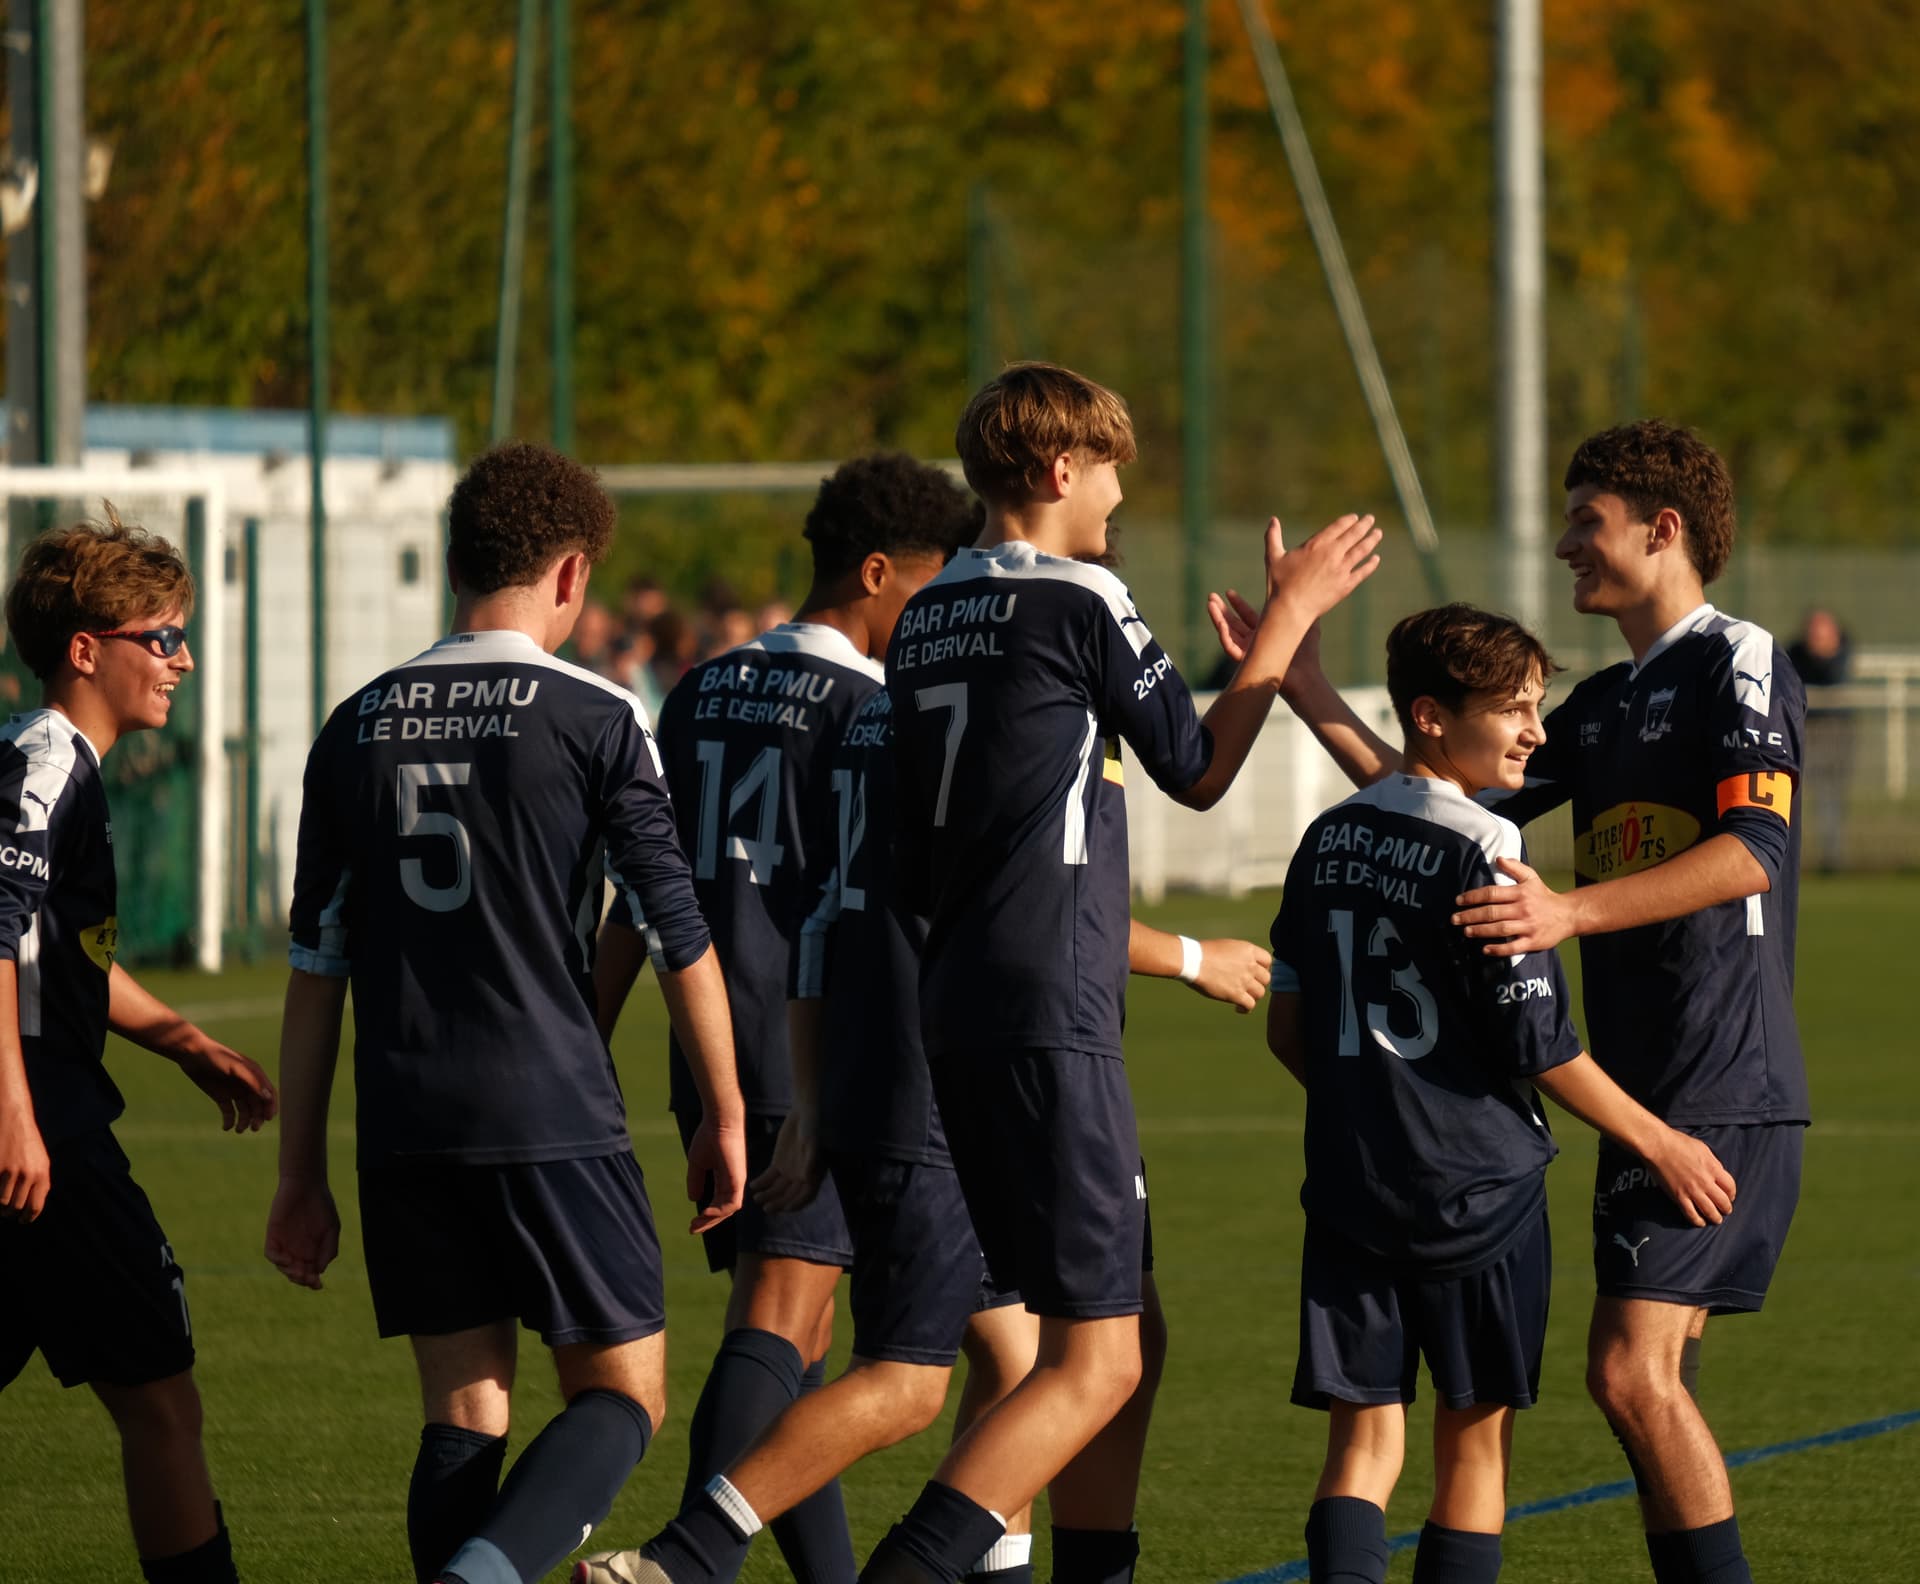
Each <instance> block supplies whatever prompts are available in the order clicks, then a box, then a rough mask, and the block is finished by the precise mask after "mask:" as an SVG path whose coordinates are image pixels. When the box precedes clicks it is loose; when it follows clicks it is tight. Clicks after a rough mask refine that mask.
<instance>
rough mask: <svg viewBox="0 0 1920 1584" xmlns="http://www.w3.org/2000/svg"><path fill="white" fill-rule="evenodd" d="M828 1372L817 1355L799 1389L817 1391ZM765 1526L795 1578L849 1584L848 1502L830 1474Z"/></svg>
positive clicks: (799, 1583) (798, 1582) (810, 1583)
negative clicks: (801, 1499) (815, 1488)
mask: <svg viewBox="0 0 1920 1584" xmlns="http://www.w3.org/2000/svg"><path fill="white" fill-rule="evenodd" d="M826 1378H827V1361H826V1360H825V1359H823V1358H819V1359H815V1360H814V1361H813V1362H812V1363H811V1364H809V1365H808V1366H807V1370H806V1373H805V1374H804V1375H802V1376H801V1377H800V1395H801V1396H802V1397H804V1396H806V1394H807V1393H808V1392H815V1391H818V1390H819V1389H820V1388H821V1386H823V1385H824V1384H825V1383H826ZM767 1528H768V1529H769V1530H771V1531H772V1533H773V1538H774V1541H775V1542H776V1543H777V1544H778V1545H779V1547H780V1555H781V1556H783V1557H785V1558H786V1561H787V1567H788V1568H789V1569H790V1570H791V1571H792V1573H793V1577H794V1580H795V1584H853V1580H854V1575H855V1574H857V1573H858V1572H859V1571H860V1569H859V1567H858V1565H857V1564H856V1563H855V1562H854V1560H853V1536H852V1534H850V1533H849V1532H848V1529H847V1504H846V1502H845V1500H844V1499H843V1498H842V1497H841V1495H840V1482H839V1480H837V1479H834V1480H828V1481H827V1483H826V1484H824V1485H822V1486H821V1487H820V1488H819V1489H818V1490H817V1491H815V1492H814V1493H813V1494H812V1495H811V1496H809V1497H808V1498H807V1499H806V1500H805V1501H802V1502H796V1503H795V1504H794V1505H793V1506H791V1507H789V1508H788V1509H787V1510H786V1511H785V1512H783V1513H782V1514H781V1515H780V1516H779V1517H778V1518H776V1519H774V1520H773V1522H772V1523H770V1524H768V1525H767Z"/></svg>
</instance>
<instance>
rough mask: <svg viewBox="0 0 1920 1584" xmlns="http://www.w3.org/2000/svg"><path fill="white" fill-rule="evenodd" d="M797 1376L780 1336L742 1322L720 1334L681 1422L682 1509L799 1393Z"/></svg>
mask: <svg viewBox="0 0 1920 1584" xmlns="http://www.w3.org/2000/svg"><path fill="white" fill-rule="evenodd" d="M801 1376H802V1367H801V1359H800V1354H799V1351H798V1350H797V1349H796V1348H795V1347H794V1345H793V1344H792V1343H791V1342H789V1341H788V1340H787V1339H786V1338H785V1337H783V1336H778V1335H776V1334H775V1333H774V1332H772V1331H756V1330H754V1329H752V1328H751V1327H748V1326H742V1327H741V1328H740V1329H739V1330H737V1331H729V1332H728V1333H727V1334H726V1335H725V1336H724V1337H722V1338H721V1339H720V1351H719V1352H717V1353H715V1354H714V1356H713V1368H712V1369H710V1370H708V1371H707V1383H706V1385H704V1386H702V1387H701V1388H700V1401H699V1402H698V1403H696V1404H695V1405H694V1410H693V1419H692V1421H691V1422H690V1423H689V1424H688V1426H687V1483H686V1487H685V1489H684V1490H682V1491H681V1493H680V1506H681V1509H682V1510H683V1511H684V1510H685V1509H687V1508H689V1507H691V1506H693V1505H694V1503H695V1502H696V1501H698V1500H699V1499H700V1495H701V1493H702V1492H703V1491H705V1490H706V1488H707V1481H708V1480H710V1479H712V1478H713V1476H714V1475H716V1474H724V1473H726V1471H727V1470H728V1468H730V1467H731V1466H732V1464H733V1461H734V1459H736V1458H737V1457H739V1456H740V1454H741V1453H742V1452H744V1451H746V1450H747V1448H748V1447H750V1446H752V1445H753V1443H754V1440H755V1439H756V1438H757V1437H758V1436H759V1434H760V1432H761V1431H762V1430H764V1429H766V1427H767V1426H768V1425H770V1424H772V1423H773V1421H774V1418H775V1417H776V1416H777V1415H778V1414H779V1412H780V1410H781V1409H783V1408H785V1407H786V1406H787V1404H788V1403H790V1402H792V1401H793V1400H794V1398H796V1397H798V1396H799V1395H800V1381H801Z"/></svg>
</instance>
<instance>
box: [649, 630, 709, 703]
mask: <svg viewBox="0 0 1920 1584" xmlns="http://www.w3.org/2000/svg"><path fill="white" fill-rule="evenodd" d="M647 632H648V636H649V637H651V638H652V640H653V654H652V656H651V657H650V658H649V659H648V661H647V665H646V678H647V681H648V683H649V685H650V686H651V687H652V688H653V689H654V692H653V693H652V694H648V693H645V692H642V693H641V697H642V698H643V699H645V698H649V697H651V698H652V699H653V702H652V703H650V704H649V705H648V706H647V713H648V714H649V715H652V714H654V713H655V712H656V710H657V709H658V705H659V700H661V699H663V698H665V697H666V696H667V693H668V691H669V690H670V689H671V688H672V687H673V685H674V683H676V682H678V681H679V680H680V678H681V677H683V676H684V675H686V672H687V668H688V667H689V666H691V665H692V664H693V662H694V661H695V660H697V659H698V658H699V656H700V634H699V633H698V631H696V630H695V628H694V625H693V623H692V622H690V621H688V620H687V618H686V617H684V616H682V615H681V614H680V613H679V612H678V611H677V610H672V609H668V610H663V611H662V612H661V613H660V614H659V615H658V616H656V617H654V618H653V621H652V623H651V624H650V625H649V627H648V629H647Z"/></svg>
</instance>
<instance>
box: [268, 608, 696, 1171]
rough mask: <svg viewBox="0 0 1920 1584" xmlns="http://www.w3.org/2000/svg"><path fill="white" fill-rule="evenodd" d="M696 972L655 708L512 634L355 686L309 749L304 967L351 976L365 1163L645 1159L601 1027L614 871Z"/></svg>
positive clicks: (482, 638) (448, 641) (665, 963)
mask: <svg viewBox="0 0 1920 1584" xmlns="http://www.w3.org/2000/svg"><path fill="white" fill-rule="evenodd" d="M609 879H610V880H611V881H612V882H613V885H614V886H615V888H616V891H617V893H618V894H619V896H620V897H621V898H623V899H625V901H626V903H627V905H628V906H629V908H630V909H631V910H632V911H633V912H635V913H644V915H645V918H646V920H647V924H648V926H649V929H650V931H651V936H650V945H651V948H652V951H653V955H654V961H655V965H656V966H657V967H664V968H667V969H670V970H675V971H677V970H679V969H682V968H686V967H688V966H690V965H691V964H692V963H694V962H696V961H697V960H698V959H699V958H700V957H701V956H702V955H703V954H704V953H705V951H706V949H707V945H708V933H707V927H706V924H705V921H704V920H703V919H702V918H701V915H700V909H699V905H698V902H697V901H696V899H695V896H694V891H693V885H692V881H691V877H690V876H689V874H688V871H687V862H686V859H685V858H684V857H683V856H682V855H681V852H680V847H679V843H678V841H677V840H676V838H675V832H674V824H673V809H672V806H671V804H670V803H669V801H668V797H667V788H666V780H665V776H664V774H663V772H662V769H661V765H660V758H659V754H658V752H657V750H656V748H655V746H654V742H653V739H652V736H651V735H650V734H649V732H648V730H647V722H646V712H645V710H644V709H643V708H642V707H641V705H640V702H639V700H637V699H636V698H634V696H633V695H632V694H630V693H628V692H626V691H625V690H624V689H622V688H619V687H616V686H615V685H614V684H612V683H610V682H607V681H604V680H603V679H601V678H599V677H597V676H595V675H594V674H593V673H592V672H590V671H585V670H582V669H581V668H579V667H578V666H573V665H569V664H567V663H566V662H564V661H561V660H557V659H555V658H553V657H552V656H551V655H548V654H546V653H545V652H544V651H543V650H542V649H541V648H540V646H539V645H538V644H536V643H535V642H534V641H533V640H532V639H531V638H529V637H527V636H526V635H525V634H523V633H518V632H478V633H457V634H455V635H454V636H452V637H450V638H445V639H442V640H441V641H440V642H439V643H437V644H435V645H434V646H433V647H432V648H431V649H428V650H427V651H426V652H425V653H424V654H420V655H417V656H415V657H414V658H413V659H412V660H409V661H407V662H406V663H405V664H404V665H400V666H397V667H395V668H394V669H393V670H391V671H389V672H387V673H386V674H385V675H383V676H380V677H377V678H376V679H375V680H374V681H372V682H370V683H368V684H367V686H366V687H364V688H362V689H360V690H359V691H358V692H357V693H355V694H354V695H353V696H352V697H351V698H348V699H347V700H346V701H345V702H344V703H342V704H341V705H340V706H339V707H338V708H337V709H335V710H334V712H333V714H332V716H331V717H330V718H329V719H328V721H327V724H326V726H325V727H324V728H323V729H322V731H321V733H320V736H319V738H318V739H317V740H316V741H315V743H314V745H313V748H312V750H311V752H310V753H309V755H308V757H307V771H306V785H305V794H304V799H303V802H302V806H301V811H300V846H299V857H298V861H297V865H296V871H295V877H294V898H293V917H292V937H293V938H292V944H291V947H290V949H289V953H288V955H289V960H290V961H291V962H292V964H293V966H294V967H295V968H298V969H302V970H304V971H306V972H308V973H315V974H325V975H332V976H345V977H350V978H351V981H352V986H353V1017H354V1078H355V1089H356V1095H357V1106H358V1132H359V1156H360V1163H361V1164H362V1165H363V1166H365V1165H369V1164H374V1163H378V1162H380V1161H384V1160H390V1159H395V1158H400V1157H423V1156H437V1157H443V1158H447V1159H456V1160H463V1161H467V1162H471V1163H475V1164H492V1165H501V1164H508V1163H513V1162H522V1161H551V1160H565V1159H570V1158H574V1157H584V1156H593V1155H607V1154H613V1153H615V1152H617V1151H620V1150H625V1149H627V1148H629V1147H630V1146H629V1142H628V1137H627V1129H626V1111H625V1106H624V1104H623V1102H622V1099H621V1095H620V1087H619V1084H618V1082H617V1080H616V1079H615V1077H614V1070H613V1062H612V1060H611V1058H610V1057H609V1055H608V1053H607V1047H606V1043H605V1041H603V1040H602V1039H601V1038H600V1034H599V1030H598V1027H597V1025H596V1022H595V1017H594V993H593V977H592V976H593V958H594V943H595V937H596V935H597V932H598V930H599V926H600V917H601V908H602V904H603V902H604V900H605V894H606V893H605V889H604V885H605V881H606V880H609Z"/></svg>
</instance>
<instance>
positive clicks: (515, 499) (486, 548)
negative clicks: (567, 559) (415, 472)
mask: <svg viewBox="0 0 1920 1584" xmlns="http://www.w3.org/2000/svg"><path fill="white" fill-rule="evenodd" d="M613 522H614V511H613V502H612V501H611V500H610V499H608V497H607V492H606V491H605V490H603V489H602V488H601V487H600V480H599V479H598V478H597V477H596V476H595V474H594V472H593V470H592V469H591V468H586V467H582V466H581V465H580V464H579V463H578V462H576V461H574V460H573V458H571V457H568V456H562V455H561V454H560V453H559V452H558V451H555V450H553V449H552V448H551V447H548V446H543V445H533V444H531V443H529V442H527V441H524V440H510V441H508V442H507V443H506V444H504V445H497V446H495V447H494V448H493V449H492V450H491V451H489V452H487V453H486V455H484V456H482V457H480V458H479V459H478V460H477V461H476V462H475V463H474V464H473V466H472V467H470V468H468V469H467V471H466V474H465V476H464V477H462V478H461V480H460V482H459V483H458V484H456V485H454V487H453V498H452V499H451V500H450V501H449V502H448V503H447V555H448V558H449V559H450V560H451V561H452V563H453V571H454V576H455V577H457V578H458V579H459V581H460V586H461V588H462V589H465V590H470V591H471V592H473V593H476V594H493V593H497V592H498V591H499V590H501V589H503V588H520V587H523V586H525V585H526V584H529V583H537V582H539V581H540V579H541V577H542V576H544V575H545V573H546V571H547V569H548V568H549V567H551V566H552V565H553V563H554V562H556V561H558V560H559V559H560V557H562V556H567V555H572V554H573V553H574V552H575V551H580V552H582V553H584V554H585V555H586V558H587V560H588V561H590V562H592V563H594V564H596V565H597V564H598V563H599V562H601V561H603V560H605V559H606V555H607V551H608V549H609V548H610V547H611V546H612V544H613Z"/></svg>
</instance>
